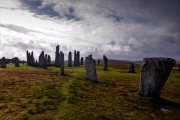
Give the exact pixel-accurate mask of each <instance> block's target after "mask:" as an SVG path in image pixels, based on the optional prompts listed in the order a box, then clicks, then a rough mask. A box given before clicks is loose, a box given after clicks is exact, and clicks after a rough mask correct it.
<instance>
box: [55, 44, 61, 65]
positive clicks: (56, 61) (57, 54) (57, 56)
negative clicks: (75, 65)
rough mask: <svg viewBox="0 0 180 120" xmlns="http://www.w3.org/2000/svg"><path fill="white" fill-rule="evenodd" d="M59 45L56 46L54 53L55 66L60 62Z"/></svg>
mask: <svg viewBox="0 0 180 120" xmlns="http://www.w3.org/2000/svg"><path fill="white" fill-rule="evenodd" d="M59 61H60V60H59V45H57V46H56V53H55V66H56V67H59V66H60V63H59Z"/></svg>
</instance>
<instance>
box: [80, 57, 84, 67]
mask: <svg viewBox="0 0 180 120" xmlns="http://www.w3.org/2000/svg"><path fill="white" fill-rule="evenodd" d="M83 63H84V58H83V57H81V65H83Z"/></svg>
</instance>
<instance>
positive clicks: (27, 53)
mask: <svg viewBox="0 0 180 120" xmlns="http://www.w3.org/2000/svg"><path fill="white" fill-rule="evenodd" d="M26 57H27V65H29V52H28V50H27V51H26Z"/></svg>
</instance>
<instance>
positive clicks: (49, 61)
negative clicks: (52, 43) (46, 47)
mask: <svg viewBox="0 0 180 120" xmlns="http://www.w3.org/2000/svg"><path fill="white" fill-rule="evenodd" d="M48 63H51V57H50V55H48Z"/></svg>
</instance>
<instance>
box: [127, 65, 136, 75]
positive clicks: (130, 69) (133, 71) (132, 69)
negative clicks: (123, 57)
mask: <svg viewBox="0 0 180 120" xmlns="http://www.w3.org/2000/svg"><path fill="white" fill-rule="evenodd" d="M128 72H129V73H135V70H134V64H133V63H130V64H129V71H128Z"/></svg>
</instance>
